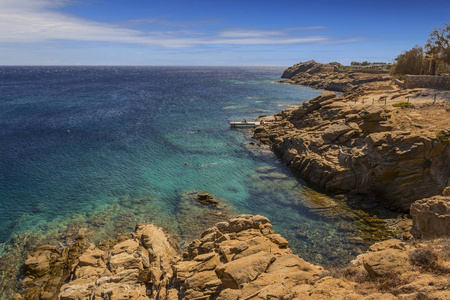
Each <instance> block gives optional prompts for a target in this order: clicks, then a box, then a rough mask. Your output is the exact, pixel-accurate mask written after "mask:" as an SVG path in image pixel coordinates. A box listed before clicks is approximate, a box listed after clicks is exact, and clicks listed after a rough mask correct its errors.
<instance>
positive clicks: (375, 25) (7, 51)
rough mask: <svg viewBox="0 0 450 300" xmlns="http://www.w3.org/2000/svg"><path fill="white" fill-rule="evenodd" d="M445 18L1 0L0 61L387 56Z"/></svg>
mask: <svg viewBox="0 0 450 300" xmlns="http://www.w3.org/2000/svg"><path fill="white" fill-rule="evenodd" d="M444 23H450V1H448V0H447V1H433V0H429V1H416V0H409V1H404V0H390V1H385V0H378V1H365V0H359V1H338V0H335V1H325V0H312V1H302V0H297V1H291V0H285V1H265V0H259V1H253V0H240V1H234V0H233V1H226V0H221V1H216V0H209V1H206V0H198V1H194V0H184V1H180V0H164V1H153V0H123V1H122V0H0V65H216V66H223V65H233V66H236V65H262V66H263V65H279V66H289V65H292V64H295V63H297V62H299V61H305V60H309V59H315V60H316V61H319V62H331V61H338V62H341V63H343V64H349V63H350V62H351V61H364V60H368V61H385V62H392V60H393V59H394V58H395V57H396V56H397V55H398V54H400V53H401V52H402V51H404V50H409V49H411V48H412V47H413V46H415V45H424V44H425V42H426V40H427V39H428V35H429V32H430V31H431V30H432V29H433V28H434V27H440V26H443V25H444Z"/></svg>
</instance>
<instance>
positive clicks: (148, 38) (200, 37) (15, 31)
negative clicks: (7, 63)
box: [0, 0, 330, 47]
mask: <svg viewBox="0 0 450 300" xmlns="http://www.w3.org/2000/svg"><path fill="white" fill-rule="evenodd" d="M67 4H69V0H0V42H6V43H30V42H46V41H55V40H72V41H93V42H112V43H125V44H148V45H156V46H163V47H190V46H196V45H211V44H214V45H218V44H223V45H270V44H298V43H316V42H327V41H330V38H329V37H328V36H303V37H302V36H296V35H293V34H291V31H292V28H291V29H289V28H286V29H281V30H258V29H234V30H233V29H230V30H224V31H222V32H219V33H218V34H216V35H214V34H210V33H207V32H198V31H192V30H188V29H184V30H178V31H177V30H172V31H157V32H143V31H139V30H135V29H131V28H125V27H120V26H118V25H114V24H109V23H102V22H96V21H91V20H86V19H83V18H79V17H76V16H73V15H70V14H67V13H62V12H60V11H58V10H57V8H60V7H63V6H64V5H67ZM147 21H148V22H149V21H151V22H156V21H155V20H154V19H149V20H147ZM302 29H321V27H318V26H316V27H309V28H308V27H304V28H302Z"/></svg>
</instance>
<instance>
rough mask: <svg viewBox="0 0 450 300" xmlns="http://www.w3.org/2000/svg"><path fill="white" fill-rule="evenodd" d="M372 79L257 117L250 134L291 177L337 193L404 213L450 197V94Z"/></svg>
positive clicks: (325, 79) (324, 76)
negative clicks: (420, 202)
mask: <svg viewBox="0 0 450 300" xmlns="http://www.w3.org/2000/svg"><path fill="white" fill-rule="evenodd" d="M304 64H305V65H308V66H309V65H310V64H311V61H310V62H306V63H304ZM314 65H315V68H318V67H317V65H318V64H316V63H315V62H314ZM294 67H297V68H301V64H298V65H296V66H294ZM287 70H289V69H287ZM285 73H286V71H285ZM302 74H304V73H301V72H300V73H298V74H297V75H295V76H300V77H301V76H303V75H302ZM305 74H308V73H305ZM318 74H319V75H317V74H314V76H318V77H322V78H324V79H323V80H324V81H327V80H328V79H327V78H328V77H329V76H331V77H334V76H335V75H333V74H331V75H330V74H329V73H323V74H322V73H318ZM295 76H294V78H296V77H295ZM375 82H376V81H370V84H367V83H363V84H362V85H361V86H356V87H355V86H353V87H352V89H351V90H349V91H347V92H345V93H344V94H343V95H341V96H339V97H338V96H337V95H336V94H335V93H333V92H330V91H328V92H324V93H322V94H321V95H319V96H318V97H315V98H313V99H311V100H309V101H307V102H304V103H303V104H302V105H300V106H299V107H291V108H288V109H285V110H283V111H281V112H279V113H277V114H275V115H272V116H265V117H260V118H258V119H257V121H264V125H261V126H257V127H256V128H255V129H254V130H253V132H254V135H253V138H254V139H256V140H258V141H259V142H261V143H263V144H266V145H269V146H270V147H271V148H272V150H273V151H274V153H275V154H276V156H278V157H279V158H280V159H281V160H282V161H283V162H284V163H286V164H287V165H288V166H289V167H290V169H291V171H292V172H293V173H294V174H295V175H296V176H299V177H300V178H302V179H304V180H306V181H307V182H310V183H312V184H313V185H315V186H317V187H319V188H322V189H324V190H326V191H328V192H331V193H334V194H339V193H351V194H367V195H374V196H375V197H376V198H377V199H379V200H380V201H381V202H382V204H383V205H384V206H386V207H387V208H390V209H394V210H397V211H402V212H408V211H409V206H410V205H411V204H412V203H413V202H414V201H416V200H418V199H422V198H427V197H431V196H434V195H440V194H443V195H447V194H450V178H449V170H448V167H447V166H448V165H450V146H449V144H448V142H447V141H448V139H449V137H450V131H449V128H448V120H449V119H450V91H445V90H434V89H425V88H422V89H420V88H416V89H400V88H397V87H395V85H393V84H392V83H389V85H388V86H387V87H386V85H385V80H384V79H383V80H382V81H381V83H380V84H375ZM290 83H292V82H290ZM294 84H299V83H294ZM300 85H302V84H301V83H300ZM350 85H351V84H350ZM394 199H395V200H394Z"/></svg>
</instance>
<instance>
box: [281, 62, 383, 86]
mask: <svg viewBox="0 0 450 300" xmlns="http://www.w3.org/2000/svg"><path fill="white" fill-rule="evenodd" d="M281 78H284V79H286V80H283V81H280V82H281V83H290V84H297V85H303V86H309V87H312V88H315V89H323V90H328V91H334V92H340V93H348V92H353V93H354V92H357V91H361V90H365V89H372V90H373V89H385V90H386V89H392V86H391V84H390V83H391V81H392V78H391V77H390V76H389V75H388V74H386V73H385V72H380V71H370V70H369V71H364V72H361V71H352V70H342V69H340V68H339V67H338V64H337V63H329V64H321V63H318V62H316V61H314V60H310V61H307V62H301V63H298V64H296V65H294V66H292V67H289V68H287V69H286V70H285V71H284V72H283V75H282V76H281Z"/></svg>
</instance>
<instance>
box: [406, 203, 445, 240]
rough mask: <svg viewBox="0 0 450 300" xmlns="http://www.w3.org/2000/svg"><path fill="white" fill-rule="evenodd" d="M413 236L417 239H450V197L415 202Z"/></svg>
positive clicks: (411, 211)
mask: <svg viewBox="0 0 450 300" xmlns="http://www.w3.org/2000/svg"><path fill="white" fill-rule="evenodd" d="M410 214H411V216H412V220H413V225H412V228H411V234H412V235H413V236H414V237H415V238H417V239H426V238H438V237H450V196H434V197H431V198H427V199H422V200H418V201H416V202H414V203H413V204H412V205H411V210H410Z"/></svg>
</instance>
